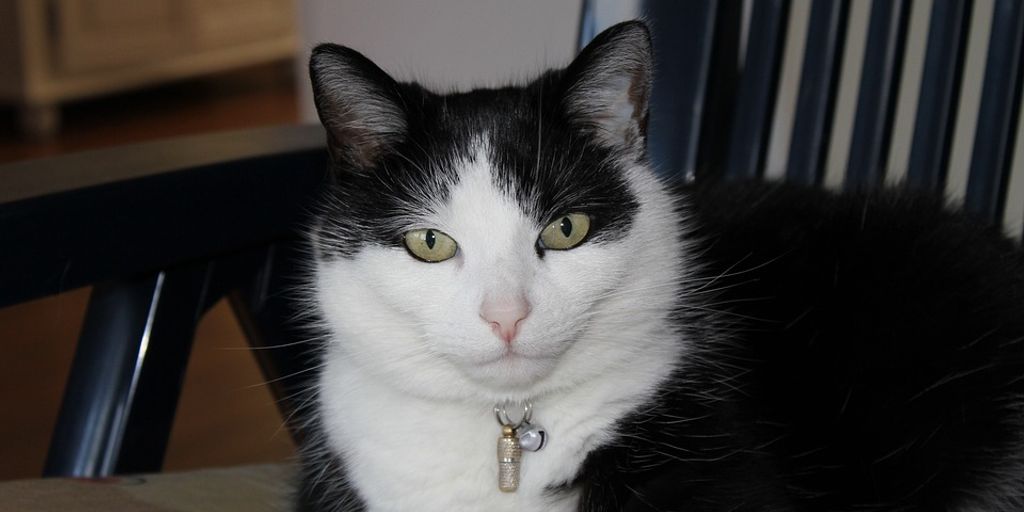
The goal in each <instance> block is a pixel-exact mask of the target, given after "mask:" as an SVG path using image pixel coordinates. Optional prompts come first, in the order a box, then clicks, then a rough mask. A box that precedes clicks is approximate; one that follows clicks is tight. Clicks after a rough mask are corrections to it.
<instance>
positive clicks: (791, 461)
mask: <svg viewBox="0 0 1024 512" xmlns="http://www.w3.org/2000/svg"><path fill="white" fill-rule="evenodd" d="M651 52H652V49H651V41H650V37H649V34H648V30H647V28H646V27H645V25H644V24H643V23H642V22H638V21H633V22H625V23H623V24H619V25H616V26H614V27H612V28H609V29H608V30H606V31H605V32H603V33H601V34H600V35H599V36H598V37H597V38H596V39H594V40H593V42H591V43H590V44H589V45H588V46H587V47H586V48H585V49H584V50H583V51H582V52H581V53H580V54H579V56H578V57H577V58H576V59H575V60H573V61H572V62H571V63H570V64H569V65H568V66H567V67H566V68H564V69H559V70H552V71H548V72H546V73H544V74H542V75H541V76H540V77H538V78H537V79H535V80H534V81H532V82H529V83H527V84H525V85H522V86H509V87H505V88H498V89H479V90H473V91H469V92H463V93H454V94H447V95H442V94H437V93H434V92H431V91H429V90H427V89H425V88H423V87H422V86H420V85H417V84H416V83H399V82H397V81H395V80H394V79H393V78H391V77H390V76H389V75H388V74H387V73H385V72H384V71H383V70H381V69H380V68H379V67H377V66H376V65H375V64H373V63H372V62H371V61H370V60H368V59H367V58H366V57H364V56H363V55H361V54H359V53H358V52H356V51H354V50H351V49H348V48H345V47H341V46H337V45H333V44H324V45H321V46H318V47H317V48H316V49H315V50H314V52H313V54H312V58H311V61H310V72H311V77H312V82H313V88H314V96H315V101H316V106H317V110H318V113H319V116H320V119H321V121H322V122H323V124H324V126H325V128H326V132H327V137H328V149H329V151H330V155H331V183H330V185H329V186H328V189H327V190H325V191H324V201H323V203H322V205H321V207H320V209H319V212H320V214H319V215H318V216H317V220H316V222H315V226H314V228H313V230H312V231H313V235H312V244H311V245H312V252H313V260H314V264H313V270H312V272H311V274H312V279H311V285H310V292H309V294H310V296H311V297H310V300H311V301H312V303H313V304H315V306H314V309H315V310H316V313H315V317H316V325H317V327H318V328H319V329H321V330H322V331H323V332H324V333H325V337H324V338H325V341H324V343H323V344H322V346H321V347H320V348H319V350H320V351H321V352H320V355H319V357H320V360H321V362H322V368H321V369H320V371H319V374H318V377H317V378H316V385H315V393H316V395H315V400H314V402H313V403H314V405H313V407H314V409H315V412H314V413H313V414H312V415H311V416H310V420H309V423H308V425H306V432H307V437H306V441H305V443H304V446H303V447H302V457H303V464H302V471H301V473H302V483H301V485H300V487H299V490H298V492H297V506H298V509H299V510H301V511H337V510H346V511H356V510H370V511H411V510H418V511H476V510H481V511H484V510H486V511H517V512H521V511H569V510H582V511H619V510H624V511H640V510H645V511H653V510H659V511H839V510H843V511H847V510H856V511H883V510H885V511H912V510H920V511H969V510H986V511H1010V510H1022V509H1024V443H1022V441H1024V409H1022V404H1024V401H1022V400H1024V397H1022V395H1024V346H1022V340H1024V260H1022V258H1021V253H1020V251H1019V250H1018V249H1017V248H1016V246H1015V245H1014V244H1013V243H1012V242H1011V241H1009V240H1007V239H1005V238H1004V237H1003V236H1002V235H1001V234H1000V233H999V231H998V229H997V228H995V227H992V226H988V225H985V224H984V223H981V222H977V221H975V220H972V219H970V218H969V217H967V216H966V215H964V214H962V213H957V212H955V211H952V210H951V209H950V208H947V207H946V206H945V205H944V204H943V201H942V200H941V199H937V198H932V197H928V196H924V195H915V194H911V193H905V192H897V191H879V192H863V193H851V194H845V195H838V194H834V193H831V192H826V191H821V190H810V189H803V188H797V187H794V186H789V185H785V184H778V183H774V184H771V183H767V184H749V183H748V184H743V183H726V182H709V183H699V184H695V185H686V184H674V183H669V182H666V181H665V180H663V179H660V178H658V177H656V175H655V174H654V172H653V171H652V170H651V166H650V165H649V163H648V159H647V155H646V135H647V134H646V130H647V119H648V98H649V95H650V84H651V75H652V58H651ZM526 403H529V404H530V405H531V408H530V412H531V414H532V418H531V421H530V424H531V425H534V424H535V425H536V426H538V427H539V426H543V427H544V429H545V432H546V437H545V439H546V443H545V444H546V446H544V447H543V448H542V449H540V450H539V451H536V452H531V451H523V452H522V453H521V458H520V459H519V466H518V470H519V474H518V476H519V478H518V480H519V481H518V488H516V489H515V490H514V492H502V491H501V490H500V489H499V486H498V483H499V482H498V479H499V464H498V460H497V457H496V455H497V454H496V451H495V448H496V444H495V443H496V442H501V441H498V439H499V437H503V436H505V438H506V439H508V436H509V435H511V434H510V433H509V432H513V431H512V430H511V427H512V425H510V426H509V430H508V431H503V428H502V425H501V421H503V422H505V423H513V422H520V421H521V418H519V417H518V416H517V415H519V416H521V415H522V414H524V413H525V412H526V411H525V407H526V406H525V405H524V404H526ZM496 405H497V409H498V412H502V409H503V408H504V407H507V408H508V410H505V411H504V412H505V413H506V414H505V417H504V419H503V420H501V421H499V420H498V419H496V418H495V408H496ZM499 416H501V415H499ZM515 432H518V431H515ZM510 467H512V466H509V467H506V468H505V469H504V470H502V471H505V470H508V471H512V470H511V469H509V468H510ZM502 474H507V473H502ZM508 474H510V473H508ZM506 490H510V489H506Z"/></svg>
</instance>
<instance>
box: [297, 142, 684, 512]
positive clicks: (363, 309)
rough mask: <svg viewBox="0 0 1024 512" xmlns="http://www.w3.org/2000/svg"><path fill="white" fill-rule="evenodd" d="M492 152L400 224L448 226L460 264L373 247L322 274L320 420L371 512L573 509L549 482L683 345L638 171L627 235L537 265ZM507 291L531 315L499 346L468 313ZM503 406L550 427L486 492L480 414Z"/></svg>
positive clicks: (485, 439)
mask: <svg viewBox="0 0 1024 512" xmlns="http://www.w3.org/2000/svg"><path fill="white" fill-rule="evenodd" d="M481 140H482V141H485V140H486V139H485V138H481ZM487 154H488V152H487V146H486V142H481V143H480V144H479V151H478V152H477V155H476V158H475V159H474V160H472V161H467V162H454V163H453V164H454V165H458V166H459V167H458V168H459V169H460V172H459V181H458V184H457V185H456V186H455V187H454V188H453V191H452V194H451V197H450V200H449V201H448V202H447V203H444V204H442V203H440V202H438V203H437V204H435V205H434V207H433V208H430V209H429V211H426V212H422V215H421V218H419V219H410V221H409V225H408V226H407V228H408V229H413V228H422V227H431V228H434V229H440V230H441V231H444V232H445V233H447V234H448V235H450V236H451V237H452V238H454V239H455V240H456V241H457V243H458V244H459V253H458V255H457V256H456V257H455V258H453V259H451V260H448V261H445V262H441V263H432V264H431V263H423V262H420V261H417V260H415V259H414V258H412V257H410V256H409V255H408V254H407V253H406V252H405V251H404V250H401V249H395V248H380V247H368V248H366V249H364V250H362V251H361V252H360V253H359V254H357V255H356V256H355V257H354V258H352V259H337V260H333V261H327V262H321V263H319V265H318V268H317V272H316V286H317V290H316V293H317V298H318V301H319V304H320V308H321V311H320V313H321V315H322V316H323V318H324V320H325V322H326V324H327V326H328V328H329V330H330V331H331V334H332V338H331V340H330V342H329V343H328V347H327V352H326V356H325V361H324V364H325V367H324V371H323V372H322V375H321V377H320V382H319V401H320V403H319V407H320V411H321V414H322V422H323V426H324V429H325V433H326V435H327V437H328V440H329V445H330V446H331V447H332V449H334V450H336V451H337V452H338V453H340V454H342V455H343V456H344V458H345V460H346V463H347V464H346V465H347V468H348V470H349V473H350V477H351V478H352V480H353V483H354V485H355V486H356V488H357V489H358V491H359V494H360V495H361V496H362V497H363V498H364V499H365V500H366V501H367V504H368V505H369V508H370V510H373V511H385V510H386V511H408V510H421V511H433V510H436V511H451V510H488V511H506V510H507V511H516V512H521V511H524V510H530V511H532V510H552V511H555V510H571V509H574V508H575V506H576V499H575V496H574V495H573V494H571V493H568V494H562V495H561V496H560V497H559V498H552V496H551V495H549V493H546V492H545V489H546V488H547V487H548V486H552V485H558V484H562V483H565V482H567V481H571V480H572V479H573V477H574V475H575V474H576V473H577V471H578V470H579V468H580V464H581V463H582V461H583V459H584V458H585V456H586V454H587V453H588V452H589V451H590V450H592V449H594V448H595V447H597V446H599V445H601V444H602V443H603V442H606V441H607V440H609V439H610V437H611V435H612V434H613V429H614V425H615V422H616V420H617V419H619V418H621V417H622V416H623V415H625V414H627V413H628V412H630V411H631V410H633V409H634V408H636V407H638V406H640V405H641V404H642V403H643V401H644V400H645V399H647V398H649V397H650V395H651V393H652V392H653V390H654V388H655V387H656V386H657V384H658V383H659V382H660V381H661V380H662V379H664V378H665V377H666V376H667V374H668V373H669V372H670V371H671V370H672V368H673V366H674V362H675V361H677V360H678V358H679V356H680V351H682V350H684V347H683V346H682V345H681V343H680V341H679V336H678V333H676V332H674V331H673V330H672V328H671V327H670V322H669V321H668V314H669V309H670V306H671V304H673V303H674V302H675V300H676V297H677V295H678V294H679V292H680V290H679V281H680V276H682V275H683V273H684V269H683V268H682V265H683V263H682V262H683V248H682V247H681V246H680V242H679V241H678V240H679V238H680V237H679V232H678V231H679V229H681V228H680V226H677V225H676V222H677V221H676V220H674V217H675V215H674V211H673V205H672V201H671V199H670V197H669V195H668V194H667V193H666V192H665V191H664V190H663V189H662V187H661V186H660V184H659V183H658V182H657V180H656V179H655V178H654V177H653V175H652V174H651V172H650V171H649V170H647V169H645V168H641V167H636V168H633V169H631V170H630V171H629V172H628V176H627V177H628V182H629V186H630V187H631V188H632V190H633V192H634V194H635V195H636V196H637V197H638V198H639V200H640V209H639V213H638V214H637V216H636V218H635V219H634V221H633V226H632V229H631V230H630V232H629V235H628V236H626V237H624V238H623V239H622V240H619V241H615V242H604V243H599V244H595V243H587V244H583V245H581V246H579V247H577V248H575V249H572V250H569V251H548V252H547V253H546V254H545V257H544V258H543V259H541V258H538V257H537V255H536V253H535V252H534V243H535V241H536V239H537V236H538V234H539V233H540V231H541V229H542V228H543V227H544V226H541V225H538V224H537V223H536V222H534V221H533V220H531V217H530V216H529V215H527V212H524V211H523V210H522V207H521V206H520V205H518V204H517V202H516V201H515V200H514V199H513V195H511V194H510V193H509V192H503V191H501V190H499V189H497V188H496V187H495V186H494V185H493V180H492V176H491V164H490V163H489V162H488V161H487V158H486V155H487ZM566 213H569V212H566ZM517 293H518V294H523V295H525V296H526V297H527V299H528V300H529V302H530V304H531V305H532V311H531V313H530V315H529V316H528V317H527V318H526V319H525V320H524V321H523V323H522V327H521V331H520V334H519V337H518V338H517V339H516V341H515V342H514V344H513V347H514V349H515V351H516V354H515V355H514V356H512V357H508V356H507V355H503V354H505V344H504V342H503V341H501V340H500V339H499V338H498V337H497V336H495V334H494V333H493V332H492V331H491V329H490V327H489V326H488V324H487V323H486V322H485V321H484V320H482V319H481V318H480V317H479V310H480V305H481V303H482V301H483V300H484V298H485V297H488V296H500V295H502V294H517ZM505 399H530V400H532V401H533V403H534V406H535V414H534V418H535V423H539V424H541V425H543V426H544V427H545V428H547V430H548V432H549V435H550V442H549V443H548V446H547V447H545V449H544V450H542V451H540V452H536V453H529V452H527V453H524V455H523V465H522V479H521V487H520V489H519V490H518V492H515V493H509V494H505V493H501V492H500V491H499V490H498V486H497V462H496V458H495V457H496V456H495V447H496V442H497V438H498V435H499V432H500V430H499V427H498V424H497V422H496V421H495V419H494V416H493V414H492V410H491V409H492V407H493V405H494V404H495V403H496V402H498V401H501V400H505ZM552 499H559V500H560V501H558V502H552V501H551V500H552Z"/></svg>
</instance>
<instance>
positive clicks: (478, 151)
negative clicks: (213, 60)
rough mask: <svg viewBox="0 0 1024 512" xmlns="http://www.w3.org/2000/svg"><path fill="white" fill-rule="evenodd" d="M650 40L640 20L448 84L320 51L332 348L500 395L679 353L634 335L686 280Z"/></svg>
mask: <svg viewBox="0 0 1024 512" xmlns="http://www.w3.org/2000/svg"><path fill="white" fill-rule="evenodd" d="M649 52H650V50H649V41H648V37H647V33H646V30H644V28H643V26H642V25H639V24H634V25H626V26H623V27H622V28H621V29H619V30H618V31H617V32H616V31H612V32H609V33H606V34H604V35H602V36H601V37H600V38H599V39H598V40H596V41H595V42H594V43H593V44H592V45H591V46H590V47H588V49H587V50H585V51H584V52H583V53H582V54H581V56H580V57H579V58H578V59H577V60H576V61H575V62H574V63H573V64H572V65H571V66H570V67H569V68H568V69H567V70H564V71H559V72H552V73H548V74H546V75H544V76H543V77H541V78H540V79H538V80H536V81H535V82H533V83H531V84H529V85H527V86H525V87H519V88H506V89H500V90H480V91H474V92H470V93H463V94H454V95H447V96H441V95H436V94H433V93H431V92H428V91H425V90H423V89H422V88H420V87H418V86H416V85H412V84H398V83H396V82H394V81H393V80H391V78H390V77H388V76H387V75H386V74H385V73H384V72H383V71H381V70H380V69H379V68H377V67H376V66H374V65H373V64H372V63H370V62H369V61H368V60H366V59H365V58H364V57H362V56H361V55H359V54H358V53H356V52H353V51H352V50H348V49H345V48H341V47H337V46H322V47H320V48H318V49H317V50H316V51H315V52H314V56H313V60H312V63H311V72H312V76H313V81H314V87H315V92H316V99H317V106H318V109H319V112H320V115H321V119H322V120H323V121H324V124H325V126H326V127H327V128H328V135H329V141H330V148H331V152H332V157H333V165H334V167H335V169H334V173H335V178H336V180H335V184H334V187H333V189H332V190H331V193H330V194H329V196H328V199H327V201H326V205H325V208H324V214H323V216H322V218H321V221H320V224H319V226H318V228H317V231H316V234H315V236H316V242H317V251H318V255H317V270H316V288H317V290H316V292H317V300H318V302H319V306H320V313H321V315H322V318H323V320H324V321H325V323H326V326H327V328H328V329H329V330H330V331H331V334H332V335H333V336H332V341H331V344H330V347H329V349H328V355H327V357H328V360H330V358H332V357H344V358H346V359H347V360H348V361H354V362H355V364H357V365H358V366H359V367H361V368H363V369H365V370H367V371H370V372H373V373H375V374H377V375H379V376H380V377H382V378H384V379H386V380H388V381H389V382H393V383H394V384H395V385H396V386H397V387H399V388H400V389H402V390H404V391H406V392H409V393H415V394H422V395H426V396H434V397H466V396H476V397H480V396H483V397H487V398H491V399H497V398H525V397H530V396H536V395H537V394H538V393H543V392H546V391H548V390H551V389H553V388H559V387H565V386H572V385H574V384H577V383H579V382H581V381H584V380H586V379H589V378H593V377H594V376H597V375H600V374H601V373H603V372H607V371H614V369H615V368H616V366H617V365H619V364H622V363H623V362H624V361H628V360H629V359H630V358H631V357H634V356H635V355H636V354H637V353H639V352H645V351H647V352H649V351H652V350H653V351H664V352H665V353H666V354H668V353H670V352H672V347H665V346H661V345H659V344H657V343H655V342H649V341H646V340H642V339H639V340H635V341H631V342H630V343H622V339H621V335H622V334H628V333H629V332H634V331H636V332H641V331H642V329H639V330H638V329H637V326H638V325H643V323H644V322H657V321H663V320H664V318H663V317H664V315H665V314H666V313H665V312H666V311H667V310H668V309H669V307H668V306H669V305H670V304H671V303H672V300H673V299H674V295H675V293H677V292H678V290H676V289H675V288H674V287H673V286H670V284H671V283H666V281H674V279H672V278H671V277H670V276H671V275H672V274H675V273H678V272H679V268H678V266H679V255H678V237H679V233H677V232H676V231H677V229H678V227H677V226H676V225H675V223H674V221H673V220H672V219H673V212H672V205H671V204H670V201H669V200H668V198H667V196H666V195H665V194H664V192H663V191H662V190H661V188H660V187H659V185H658V184H657V183H656V181H655V180H654V179H653V178H652V176H651V175H650V172H649V170H648V169H646V168H645V167H644V129H645V124H646V101H647V95H648V82H649V73H650V53H649ZM648 355H649V354H648Z"/></svg>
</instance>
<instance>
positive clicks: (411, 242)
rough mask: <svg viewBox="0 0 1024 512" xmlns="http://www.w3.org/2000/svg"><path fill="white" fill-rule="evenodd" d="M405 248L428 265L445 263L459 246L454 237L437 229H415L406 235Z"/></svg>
mask: <svg viewBox="0 0 1024 512" xmlns="http://www.w3.org/2000/svg"><path fill="white" fill-rule="evenodd" d="M405 247H406V248H407V249H409V252H410V253H411V254H412V255H413V256H415V257H416V258H418V259H420V260H423V261H426V262H428V263H436V262H438V261H444V260H447V259H449V258H451V257H452V256H455V252H456V251H457V250H458V248H459V246H458V244H456V243H455V240H452V237H450V236H448V235H446V234H444V233H442V232H440V231H438V230H436V229H414V230H412V231H409V232H408V233H406V234H405Z"/></svg>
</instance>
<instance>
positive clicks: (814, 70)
mask: <svg viewBox="0 0 1024 512" xmlns="http://www.w3.org/2000/svg"><path fill="white" fill-rule="evenodd" d="M848 14H849V2H848V1H847V0H839V1H834V0H815V1H814V4H813V5H812V6H811V12H810V19H809V22H808V23H809V25H808V26H809V28H811V30H808V33H807V38H806V44H805V46H804V60H803V66H802V68H801V73H800V92H799V96H797V100H796V111H795V114H794V120H793V128H792V136H791V138H790V144H789V158H788V161H787V165H786V179H787V180H789V181H794V182H798V183H804V184H807V185H816V184H818V183H820V182H821V179H822V175H823V172H824V166H825V156H826V154H827V149H828V141H829V137H830V134H831V128H832V112H833V108H834V106H835V99H836V91H837V88H836V86H837V85H838V79H839V70H840V63H841V62H840V61H841V59H842V53H843V41H844V38H845V37H846V23H847V16H848ZM794 141H795V142H796V143H795V144H794V143H793V142H794Z"/></svg>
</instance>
